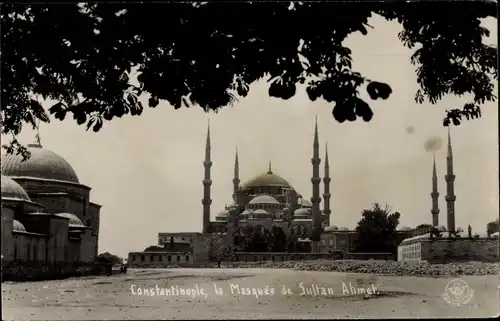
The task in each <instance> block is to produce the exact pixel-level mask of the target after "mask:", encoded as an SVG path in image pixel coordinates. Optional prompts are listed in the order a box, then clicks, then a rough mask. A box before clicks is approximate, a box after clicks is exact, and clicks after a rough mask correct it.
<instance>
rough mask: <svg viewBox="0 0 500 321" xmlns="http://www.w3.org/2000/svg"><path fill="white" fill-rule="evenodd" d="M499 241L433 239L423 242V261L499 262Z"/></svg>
mask: <svg viewBox="0 0 500 321" xmlns="http://www.w3.org/2000/svg"><path fill="white" fill-rule="evenodd" d="M499 246H500V241H499V240H498V239H484V238H482V239H481V238H480V239H468V238H467V239H466V238H461V239H433V240H422V241H421V260H425V261H429V262H450V261H482V262H498V261H499V259H500V255H499Z"/></svg>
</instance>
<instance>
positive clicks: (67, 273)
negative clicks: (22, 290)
mask: <svg viewBox="0 0 500 321" xmlns="http://www.w3.org/2000/svg"><path fill="white" fill-rule="evenodd" d="M2 263H3V264H2V282H3V281H17V282H22V281H41V280H55V279H64V278H68V277H72V276H84V275H90V274H92V264H88V263H86V264H83V263H82V264H68V263H59V264H47V263H38V262H24V261H13V262H9V263H4V262H2Z"/></svg>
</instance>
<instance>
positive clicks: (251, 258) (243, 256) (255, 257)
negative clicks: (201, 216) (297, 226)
mask: <svg viewBox="0 0 500 321" xmlns="http://www.w3.org/2000/svg"><path fill="white" fill-rule="evenodd" d="M228 259H229V260H228V261H233V262H235V261H237V262H260V261H278V262H279V261H311V260H319V259H330V260H331V259H334V260H341V259H349V260H395V259H396V257H395V255H394V254H392V253H356V252H344V251H342V250H338V251H332V252H331V253H273V252H270V253H267V252H235V253H232V255H231V256H229V257H228Z"/></svg>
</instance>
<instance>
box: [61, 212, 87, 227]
mask: <svg viewBox="0 0 500 321" xmlns="http://www.w3.org/2000/svg"><path fill="white" fill-rule="evenodd" d="M56 216H59V217H65V218H67V219H69V226H71V227H85V225H83V223H82V221H80V219H79V218H78V216H76V215H75V214H71V213H57V214H56Z"/></svg>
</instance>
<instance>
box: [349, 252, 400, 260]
mask: <svg viewBox="0 0 500 321" xmlns="http://www.w3.org/2000/svg"><path fill="white" fill-rule="evenodd" d="M344 259H346V260H386V261H396V254H393V253H384V252H381V253H360V252H348V253H346V254H345V255H344Z"/></svg>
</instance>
